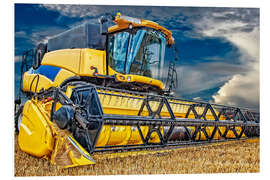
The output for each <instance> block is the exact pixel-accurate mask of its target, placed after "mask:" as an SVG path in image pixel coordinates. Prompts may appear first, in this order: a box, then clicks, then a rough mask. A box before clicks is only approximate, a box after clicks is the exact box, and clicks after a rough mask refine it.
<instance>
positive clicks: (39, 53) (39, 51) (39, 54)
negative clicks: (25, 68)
mask: <svg viewBox="0 0 270 180" xmlns="http://www.w3.org/2000/svg"><path fill="white" fill-rule="evenodd" d="M46 52H47V45H46V44H43V43H40V44H39V45H38V46H37V48H36V51H35V57H34V62H33V69H37V68H38V67H39V66H40V64H41V61H42V58H43V56H44V54H45V53H46Z"/></svg>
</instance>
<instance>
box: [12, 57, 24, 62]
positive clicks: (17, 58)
mask: <svg viewBox="0 0 270 180" xmlns="http://www.w3.org/2000/svg"><path fill="white" fill-rule="evenodd" d="M21 60H22V56H15V57H14V62H20V61H21Z"/></svg>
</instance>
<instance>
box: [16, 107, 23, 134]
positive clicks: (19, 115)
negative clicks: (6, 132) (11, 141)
mask: <svg viewBox="0 0 270 180" xmlns="http://www.w3.org/2000/svg"><path fill="white" fill-rule="evenodd" d="M22 112H23V106H21V107H20V108H19V110H18V111H17V112H16V113H15V117H14V119H15V131H16V133H17V134H18V133H19V131H20V125H21V123H22Z"/></svg>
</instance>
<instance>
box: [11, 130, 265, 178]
mask: <svg viewBox="0 0 270 180" xmlns="http://www.w3.org/2000/svg"><path fill="white" fill-rule="evenodd" d="M14 150H15V152H14V175H15V176H65V175H69V176H79V175H131V174H133V175H134V174H193V173H240V172H241V173H258V172H259V171H260V154H259V152H260V145H259V140H258V141H254V142H244V141H240V142H231V143H223V144H216V145H207V146H200V147H188V148H182V149H176V150H170V151H166V152H163V153H155V154H148V155H137V156H128V157H119V156H116V157H111V156H109V155H99V154H96V155H94V156H93V158H94V159H95V160H96V164H95V165H89V166H83V167H74V168H69V169H61V168H59V167H56V166H53V165H50V163H49V161H47V160H45V159H39V158H36V157H33V156H30V155H28V154H27V153H25V152H22V151H21V150H20V149H19V146H18V143H17V136H16V135H15V148H14Z"/></svg>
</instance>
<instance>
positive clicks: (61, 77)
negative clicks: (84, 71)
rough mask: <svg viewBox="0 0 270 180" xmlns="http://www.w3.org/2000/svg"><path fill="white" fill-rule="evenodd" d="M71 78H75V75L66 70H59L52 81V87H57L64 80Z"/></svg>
mask: <svg viewBox="0 0 270 180" xmlns="http://www.w3.org/2000/svg"><path fill="white" fill-rule="evenodd" d="M73 76H75V74H74V73H72V72H71V71H68V70H66V69H61V70H60V71H59V72H58V74H57V76H56V77H55V79H54V83H53V86H59V85H60V84H61V83H62V82H63V81H64V80H66V79H68V78H70V77H73Z"/></svg>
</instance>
